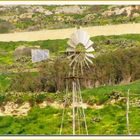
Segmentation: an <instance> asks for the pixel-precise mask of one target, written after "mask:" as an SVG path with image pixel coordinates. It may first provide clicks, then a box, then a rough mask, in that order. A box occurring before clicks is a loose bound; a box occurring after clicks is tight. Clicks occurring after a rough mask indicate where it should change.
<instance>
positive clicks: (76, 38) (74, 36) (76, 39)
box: [70, 32, 79, 45]
mask: <svg viewBox="0 0 140 140" xmlns="http://www.w3.org/2000/svg"><path fill="white" fill-rule="evenodd" d="M70 40H71V41H72V42H73V44H75V45H78V44H79V36H78V34H77V32H74V33H73V34H72V35H71V38H70Z"/></svg>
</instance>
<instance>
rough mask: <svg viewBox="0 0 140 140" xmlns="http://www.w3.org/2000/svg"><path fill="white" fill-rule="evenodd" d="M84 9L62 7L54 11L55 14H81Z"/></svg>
mask: <svg viewBox="0 0 140 140" xmlns="http://www.w3.org/2000/svg"><path fill="white" fill-rule="evenodd" d="M84 10H85V8H80V6H76V5H75V6H63V7H58V8H56V9H55V14H61V13H64V14H81V13H83V11H84Z"/></svg>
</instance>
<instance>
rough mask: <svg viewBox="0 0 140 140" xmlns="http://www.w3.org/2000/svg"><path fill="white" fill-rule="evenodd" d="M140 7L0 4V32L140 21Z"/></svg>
mask: <svg viewBox="0 0 140 140" xmlns="http://www.w3.org/2000/svg"><path fill="white" fill-rule="evenodd" d="M139 11H140V6H119V5H118V6H117V5H116V6H115V5H114V6H110V5H93V6H90V5H83V6H82V5H81V6H78V5H73V6H72V5H71V6H70V5H69V6H66V5H64V6H42V5H40V6H36V5H32V6H29V5H28V6H25V5H24V6H0V33H9V32H21V31H37V30H41V29H61V28H70V27H78V26H82V27H84V26H99V25H110V24H122V23H123V24H125V23H139V22H140V12H139Z"/></svg>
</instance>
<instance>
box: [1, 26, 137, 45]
mask: <svg viewBox="0 0 140 140" xmlns="http://www.w3.org/2000/svg"><path fill="white" fill-rule="evenodd" d="M83 29H84V30H85V31H87V32H88V33H89V35H90V36H100V35H105V36H108V35H121V34H140V23H132V24H119V25H105V26H92V27H85V28H83ZM74 30H75V28H69V29H57V30H41V31H32V32H20V33H9V34H0V41H5V42H9V41H37V40H47V39H50V40H54V39H65V38H69V37H70V35H71V34H72V33H73V31H74Z"/></svg>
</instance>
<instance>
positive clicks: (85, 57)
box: [85, 56, 93, 64]
mask: <svg viewBox="0 0 140 140" xmlns="http://www.w3.org/2000/svg"><path fill="white" fill-rule="evenodd" d="M85 59H86V60H87V61H88V62H90V63H91V64H93V62H92V61H91V60H90V59H89V58H88V57H87V56H86V57H85Z"/></svg>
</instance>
